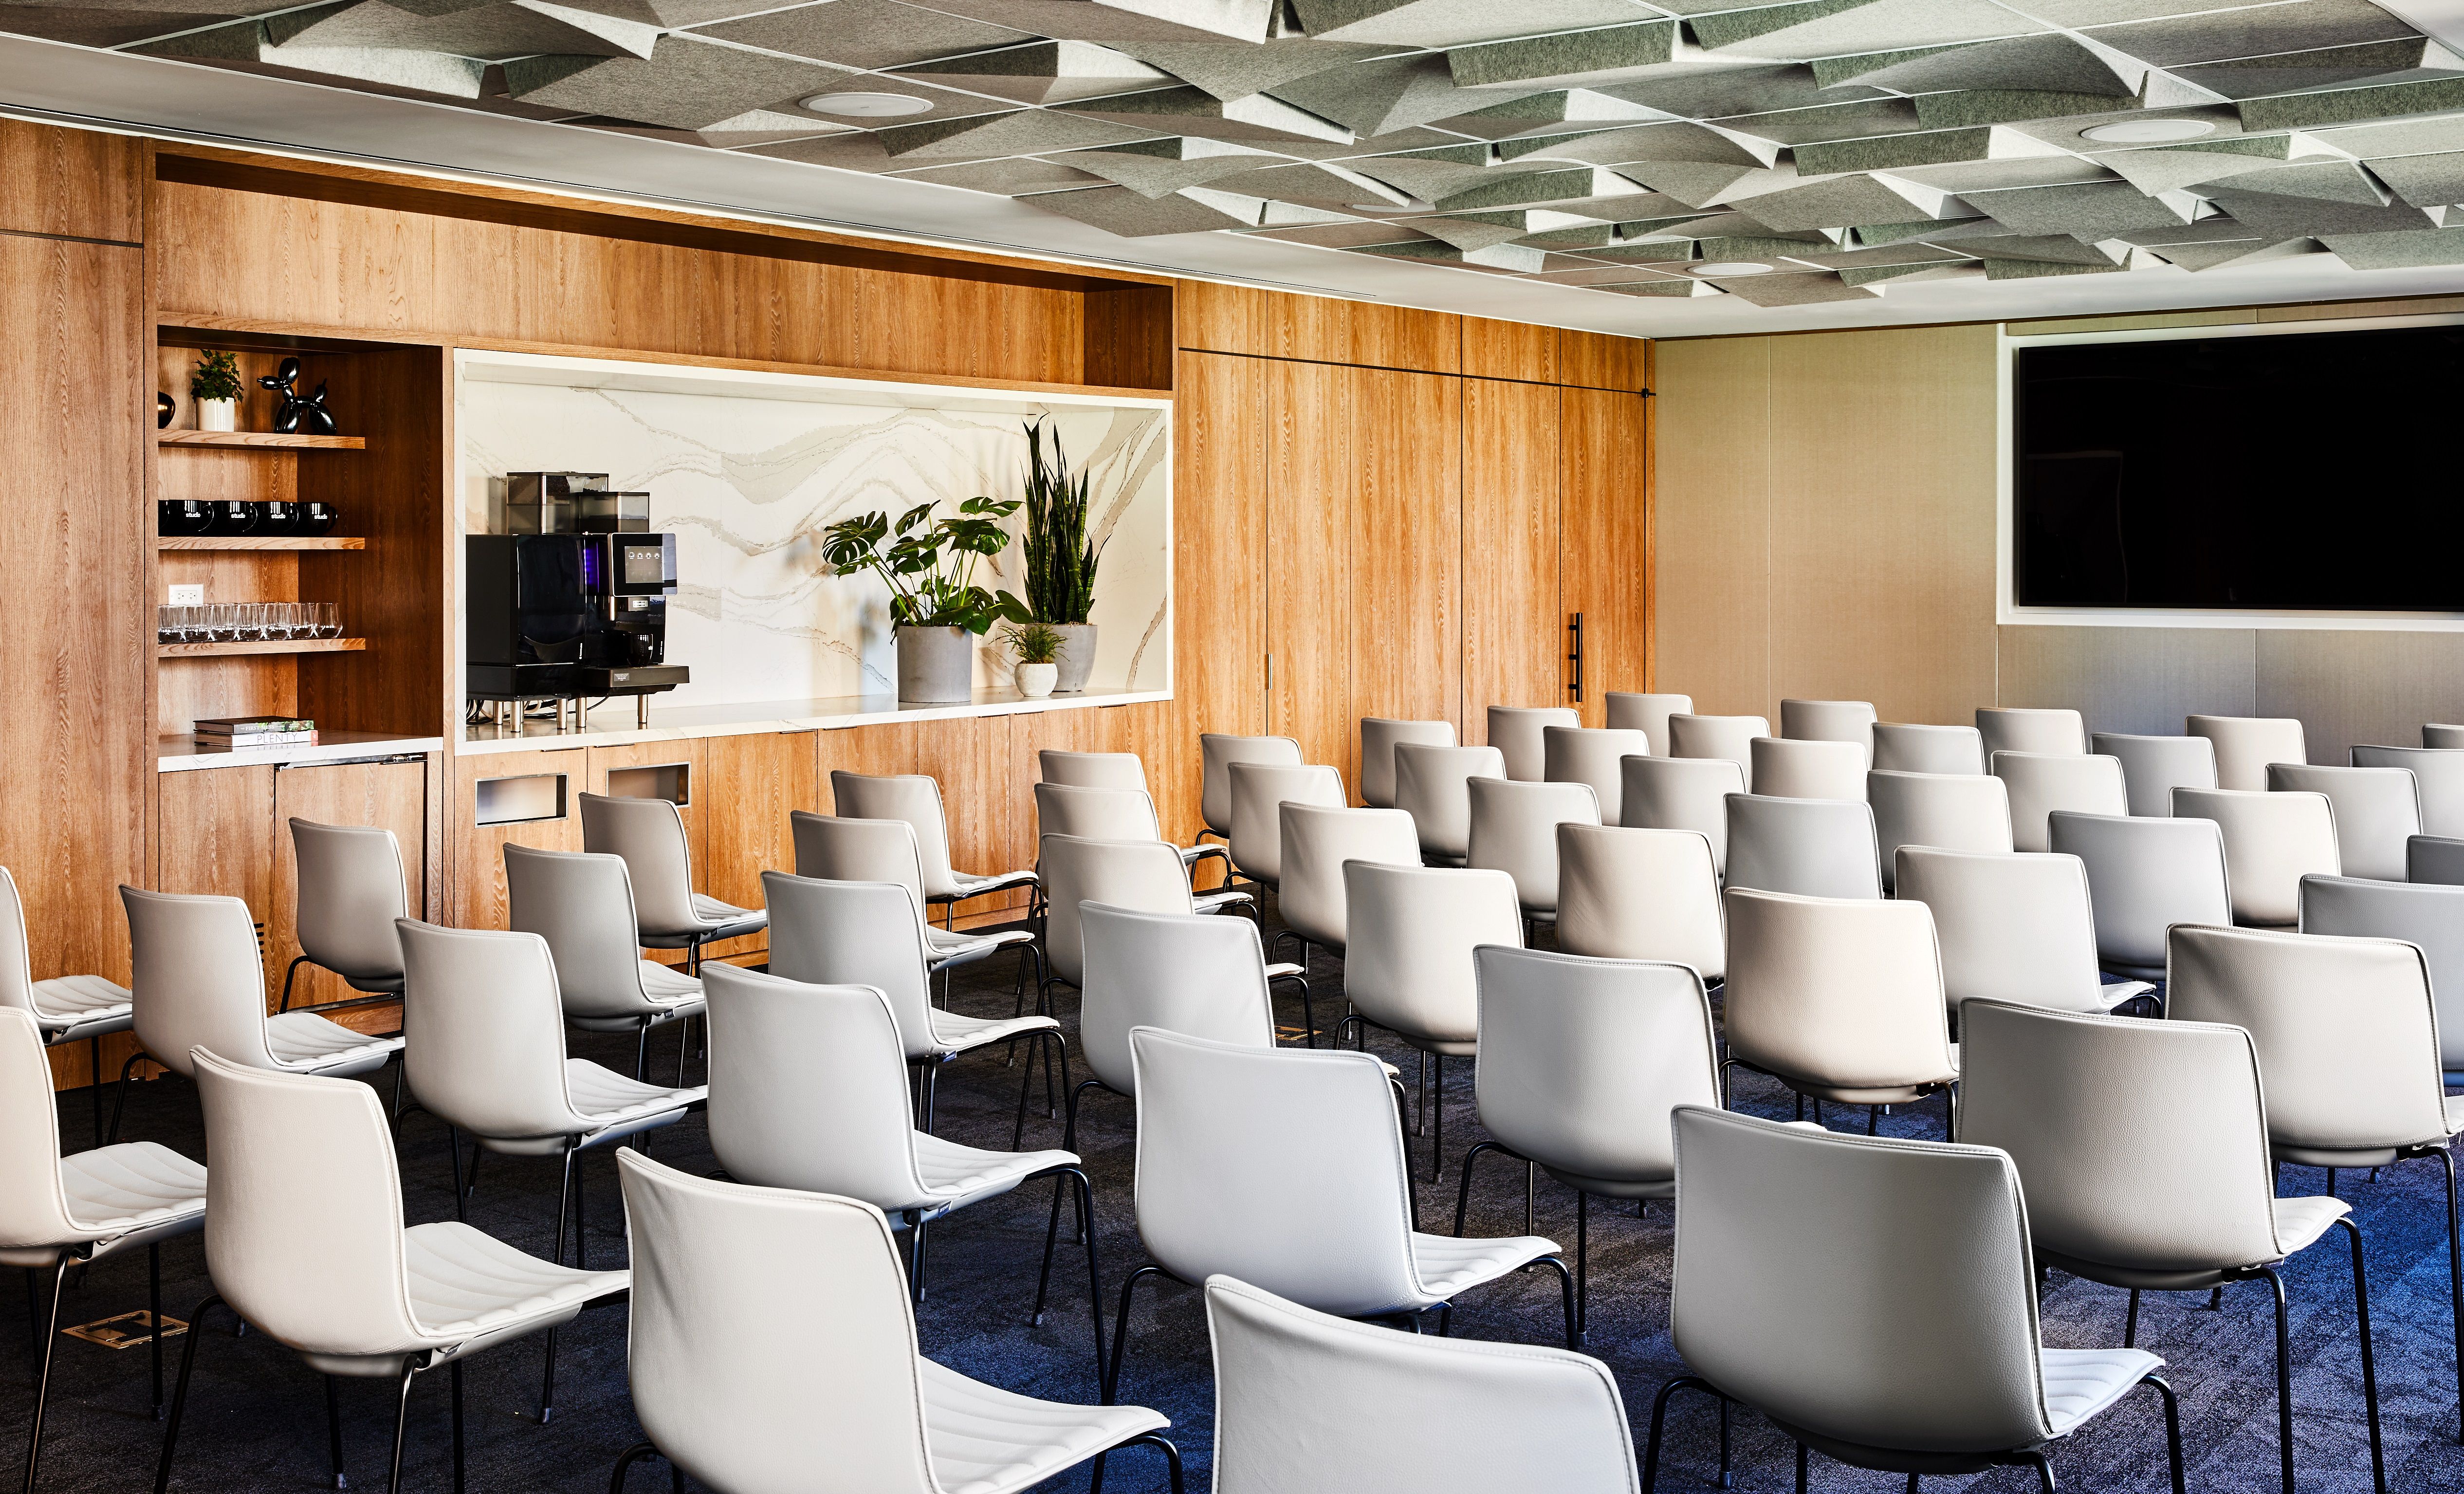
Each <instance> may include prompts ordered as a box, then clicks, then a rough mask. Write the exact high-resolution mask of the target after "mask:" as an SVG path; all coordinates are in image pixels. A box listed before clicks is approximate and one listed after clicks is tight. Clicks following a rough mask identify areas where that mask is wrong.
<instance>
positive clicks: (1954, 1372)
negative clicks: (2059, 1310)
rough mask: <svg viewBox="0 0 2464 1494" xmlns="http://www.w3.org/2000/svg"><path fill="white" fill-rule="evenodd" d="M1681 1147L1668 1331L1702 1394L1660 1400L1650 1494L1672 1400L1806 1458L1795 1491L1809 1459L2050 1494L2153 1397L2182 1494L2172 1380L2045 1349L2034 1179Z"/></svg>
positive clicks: (1741, 1131)
mask: <svg viewBox="0 0 2464 1494" xmlns="http://www.w3.org/2000/svg"><path fill="white" fill-rule="evenodd" d="M1676 1135H1677V1168H1678V1176H1679V1179H1680V1182H1679V1187H1678V1203H1677V1250H1676V1264H1675V1267H1674V1270H1673V1273H1672V1276H1673V1279H1672V1281H1671V1284H1670V1297H1669V1332H1670V1335H1671V1337H1672V1339H1673V1340H1674V1342H1675V1346H1676V1349H1677V1351H1678V1353H1679V1354H1680V1355H1682V1356H1683V1358H1684V1360H1685V1364H1686V1368H1687V1369H1688V1371H1690V1372H1691V1373H1687V1374H1684V1375H1682V1376H1680V1377H1679V1378H1677V1379H1674V1380H1671V1381H1670V1382H1668V1384H1667V1385H1665V1386H1663V1387H1662V1388H1661V1392H1660V1395H1658V1396H1657V1397H1656V1398H1655V1399H1654V1400H1653V1401H1652V1406H1651V1432H1650V1438H1649V1441H1648V1442H1647V1444H1646V1446H1645V1450H1644V1453H1643V1467H1642V1486H1643V1489H1644V1490H1645V1494H1649V1490H1650V1489H1651V1487H1652V1485H1653V1483H1654V1481H1655V1479H1656V1477H1657V1475H1658V1473H1659V1471H1660V1466H1659V1465H1660V1449H1661V1430H1662V1427H1663V1424H1664V1419H1663V1418H1664V1417H1665V1416H1666V1413H1667V1409H1668V1400H1669V1397H1670V1396H1671V1395H1674V1394H1675V1393H1676V1392H1678V1391H1680V1390H1699V1391H1704V1392H1706V1393H1708V1394H1710V1395H1717V1396H1719V1397H1721V1400H1722V1411H1723V1425H1724V1426H1725V1424H1726V1415H1725V1414H1726V1410H1727V1402H1728V1401H1730V1400H1734V1401H1736V1402H1738V1403H1740V1404H1743V1405H1747V1406H1750V1407H1752V1408H1754V1409H1756V1410H1758V1411H1760V1412H1762V1413H1763V1415H1765V1416H1766V1417H1770V1418H1771V1421H1772V1422H1773V1423H1774V1424H1775V1425H1777V1426H1778V1428H1779V1429H1780V1431H1782V1432H1783V1433H1785V1434H1787V1435H1788V1436H1789V1437H1790V1438H1791V1439H1793V1440H1794V1441H1795V1442H1796V1486H1797V1488H1798V1489H1799V1490H1800V1491H1801V1490H1803V1489H1804V1488H1805V1487H1806V1485H1807V1478H1806V1474H1807V1467H1806V1455H1807V1452H1808V1451H1809V1450H1810V1449H1811V1450H1818V1451H1820V1452H1821V1453H1822V1454H1824V1455H1825V1456H1826V1457H1829V1458H1833V1459H1837V1461H1841V1462H1845V1463H1849V1464H1852V1465H1854V1466H1856V1467H1860V1468H1874V1469H1880V1470H1882V1471H1885V1472H1888V1473H1892V1474H1906V1475H1907V1477H1908V1482H1909V1483H1910V1484H1911V1485H1912V1486H1913V1485H1914V1484H1915V1483H1916V1481H1917V1479H1918V1478H1919V1476H1920V1475H1928V1474H1948V1475H1954V1476H1955V1475H1960V1474H1968V1473H1976V1472H1981V1471H1983V1470H1985V1469H1987V1468H1991V1467H1996V1466H2005V1467H2007V1466H2017V1467H2029V1466H2031V1465H2033V1466H2034V1467H2035V1472H2036V1477H2037V1480H2038V1482H2039V1483H2041V1485H2042V1486H2043V1487H2044V1488H2046V1489H2048V1490H2050V1489H2052V1488H2053V1486H2054V1469H2053V1447H2054V1444H2055V1443H2057V1442H2058V1441H2059V1440H2061V1439H2063V1438H2066V1437H2069V1436H2071V1435H2072V1434H2073V1433H2075V1432H2077V1431H2078V1430H2079V1428H2080V1427H2082V1426H2084V1425H2086V1424H2087V1422H2089V1421H2090V1420H2092V1419H2093V1418H2095V1417H2097V1416H2098V1415H2100V1414H2101V1413H2102V1412H2104V1411H2105V1410H2106V1409H2108V1408H2110V1407H2111V1406H2112V1405H2113V1404H2114V1403H2115V1402H2117V1401H2119V1400H2120V1399H2121V1398H2122V1397H2123V1395H2128V1394H2129V1393H2130V1392H2131V1391H2132V1390H2134V1389H2136V1388H2137V1387H2139V1386H2142V1385H2148V1386H2153V1387H2154V1388H2155V1390H2156V1393H2157V1394H2158V1395H2160V1396H2162V1397H2163V1399H2164V1405H2165V1437H2166V1446H2167V1453H2168V1454H2169V1455H2170V1457H2169V1460H2168V1461H2169V1462H2170V1465H2171V1471H2172V1475H2173V1481H2172V1482H2173V1494H2183V1479H2182V1422H2181V1412H2180V1408H2179V1407H2178V1405H2177V1404H2176V1403H2175V1400H2174V1396H2173V1389H2172V1387H2171V1386H2169V1385H2167V1384H2166V1383H2165V1380H2164V1378H2163V1377H2162V1376H2161V1375H2160V1374H2159V1373H2157V1372H2159V1371H2161V1370H2163V1369H2164V1368H2165V1361H2164V1360H2162V1359H2159V1358H2157V1357H2156V1356H2155V1355H2154V1354H2151V1353H2145V1352H2143V1351H2136V1350H2129V1349H2123V1350H2111V1349H2048V1348H2046V1347H2045V1346H2044V1341H2043V1336H2042V1330H2041V1329H2040V1327H2039V1324H2038V1320H2037V1311H2036V1294H2035V1261H2033V1260H2032V1259H2031V1252H2032V1249H2033V1248H2037V1247H2040V1246H2041V1241H2042V1234H2041V1232H2039V1233H2037V1234H2036V1235H2035V1239H2034V1241H2032V1239H2031V1231H2032V1228H2033V1227H2034V1225H2035V1206H2036V1198H2035V1191H2034V1190H2033V1189H2031V1190H2030V1191H2029V1192H2028V1194H2027V1196H2026V1197H2025V1198H2024V1199H2023V1198H2022V1197H2021V1194H2020V1188H2019V1182H2020V1176H2021V1175H2022V1174H2023V1173H2024V1172H2025V1169H2024V1167H2023V1168H2020V1169H2017V1170H2014V1169H2013V1166H2012V1162H2011V1158H2009V1157H2007V1156H2005V1155H2003V1154H2002V1153H1999V1152H1996V1151H1994V1150H1993V1149H1992V1148H1991V1147H1990V1146H1960V1145H1950V1144H1947V1143H1944V1142H1937V1141H1901V1140H1888V1141H1869V1140H1865V1139H1863V1138H1861V1137H1855V1136H1839V1135H1834V1134H1831V1133H1830V1132H1827V1131H1809V1130H1806V1129H1804V1128H1802V1127H1794V1126H1787V1125H1781V1124H1778V1123H1776V1122H1772V1121H1767V1120H1758V1119H1756V1118H1754V1117H1752V1116H1749V1115H1733V1114H1729V1113H1727V1112H1725V1111H1721V1110H1708V1109H1705V1108H1703V1107H1699V1106H1686V1107H1683V1108H1682V1109H1680V1110H1678V1111H1677V1116H1676ZM2150 1150H2155V1149H2153V1148H2151V1149H2150ZM1919 1220H1922V1221H1924V1222H1923V1223H1922V1224H1919V1223H1917V1221H1919ZM1852 1284H1853V1285H1852ZM1885 1366H1887V1367H1888V1368H1887V1369H1886V1370H1885V1369H1882V1368H1881V1367H1885ZM1726 1443H1727V1439H1726V1438H1725V1437H1723V1438H1722V1457H1721V1462H1722V1463H1723V1464H1724V1465H1725V1464H1726V1463H1727V1447H1726ZM1725 1472H1726V1469H1725V1466H1724V1468H1723V1473H1724V1474H1725Z"/></svg>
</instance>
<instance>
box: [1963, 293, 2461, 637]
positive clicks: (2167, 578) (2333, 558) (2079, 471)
mask: <svg viewBox="0 0 2464 1494" xmlns="http://www.w3.org/2000/svg"><path fill="white" fill-rule="evenodd" d="M2013 358H2014V360H2015V362H2014V364H2013V370H2012V373H2013V379H2012V387H2013V398H2014V401H2015V405H2014V407H2013V418H2012V429H2013V438H2014V439H2013V462H2014V463H2015V464H2016V471H2015V472H2013V474H2012V475H2013V484H2012V491H2013V534H2012V545H2013V553H2012V582H2013V601H2014V602H2016V603H2017V604H2019V605H2021V606H2032V607H2151V608H2162V607H2178V608H2184V609H2198V610H2223V611H2233V610H2279V609H2280V610H2299V611H2335V612H2343V611H2369V612H2464V494H2459V493H2458V491H2457V484H2458V479H2459V476H2464V450H2459V448H2458V446H2457V445H2455V444H2454V437H2455V435H2456V433H2457V431H2458V429H2459V423H2460V422H2464V325H2459V326H2414V327H2402V328H2394V329H2387V330H2378V331H2367V332H2316V333H2288V334H2283V335H2261V336H2244V337H2189V338H2163V339H2148V340H2145V341H2138V340H2120V339H2116V340H2107V341H2088V342H2074V343H2065V344H2056V345H2051V346H2028V345H2024V344H2023V345H2022V346H2021V347H2020V348H2019V349H2018V350H2017V351H2016V352H2015V353H2014V354H2013Z"/></svg>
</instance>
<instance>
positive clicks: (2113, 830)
mask: <svg viewBox="0 0 2464 1494" xmlns="http://www.w3.org/2000/svg"><path fill="white" fill-rule="evenodd" d="M2048 838H2049V839H2050V840H2051V842H2052V844H2053V848H2054V852H2055V854H2057V855H2070V856H2077V857H2078V858H2079V864H2080V865H2081V866H2083V867H2084V868H2087V887H2088V896H2089V904H2090V906H2091V907H2093V908H2094V909H2095V910H2096V958H2097V963H2098V964H2100V965H2101V966H2102V967H2103V968H2104V969H2106V970H2108V971H2111V972H2112V973H2113V974H2115V975H2117V976H2123V977H2127V978H2130V979H2133V980H2162V979H2164V978H2165V934H2166V931H2167V930H2168V929H2170V928H2172V926H2173V925H2175V924H2177V923H2231V922H2233V892H2232V889H2231V888H2230V886H2229V885H2228V883H2227V879H2226V876H2225V843H2224V835H2223V832H2221V831H2220V830H2218V829H2217V828H2216V824H2215V822H2214V821H2212V820H2169V819H2168V820H2155V819H2145V818H2141V817H2137V816H2128V815H2083V814H2073V813H2071V812H2070V811H2068V810H2063V809H2057V810H2055V811H2054V813H2053V815H2052V818H2051V829H2050V832H2049V837H2048Z"/></svg>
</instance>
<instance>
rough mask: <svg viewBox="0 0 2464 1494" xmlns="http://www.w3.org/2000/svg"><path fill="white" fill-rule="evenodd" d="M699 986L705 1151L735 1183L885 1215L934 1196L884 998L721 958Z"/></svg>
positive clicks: (901, 1050)
mask: <svg viewBox="0 0 2464 1494" xmlns="http://www.w3.org/2000/svg"><path fill="white" fill-rule="evenodd" d="M702 985H703V989H704V990H705V991H706V992H707V993H708V995H709V999H710V1117H709V1118H710V1150H711V1153H712V1154H713V1155H715V1156H716V1157H717V1158H718V1165H719V1166H720V1167H722V1168H724V1169H726V1171H727V1175H728V1176H730V1177H732V1178H734V1179H735V1180H736V1181H737V1182H739V1183H752V1184H754V1185H756V1186H759V1187H762V1188H802V1189H806V1190H808V1191H810V1192H813V1193H835V1194H843V1195H845V1196H847V1197H850V1198H862V1199H864V1200H865V1201H866V1202H868V1203H871V1204H874V1205H875V1206H877V1207H880V1208H885V1209H894V1208H899V1207H902V1206H905V1205H909V1204H913V1202H915V1201H916V1200H917V1199H920V1198H922V1197H926V1196H927V1194H928V1193H929V1191H930V1190H928V1189H927V1188H926V1187H925V1186H924V1182H923V1179H922V1178H921V1176H919V1175H918V1173H917V1170H916V1166H915V1128H914V1123H913V1115H914V1113H915V1112H914V1109H913V1104H912V1103H911V1101H910V1098H909V1095H908V1089H907V1053H906V1049H905V1046H904V1044H902V1043H901V1041H900V1039H899V1035H898V1019H897V1018H895V1017H893V1016H891V1011H890V1000H889V999H888V998H887V997H885V996H883V995H882V994H881V993H880V992H879V991H877V990H875V989H873V988H872V987H870V986H861V985H808V984H806V983H805V982H803V981H802V980H789V979H786V978H783V977H781V976H774V975H769V974H766V973H764V972H761V971H757V970H746V969H744V968H743V967H741V966H738V965H730V964H724V963H722V962H720V961H716V960H713V961H712V962H711V964H710V965H709V967H708V973H707V974H706V975H705V976H704V977H703V980H702Z"/></svg>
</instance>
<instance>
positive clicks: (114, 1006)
mask: <svg viewBox="0 0 2464 1494" xmlns="http://www.w3.org/2000/svg"><path fill="white" fill-rule="evenodd" d="M0 1007H9V1008H14V1009H15V1010H17V1011H21V1012H24V1013H25V1014H26V1016H27V1017H28V1018H29V1019H30V1020H32V1021H33V1023H34V1028H35V1030H36V1031H38V1032H40V1033H41V1034H42V1035H43V1045H44V1046H45V1047H60V1046H63V1045H65V1044H71V1043H83V1044H85V1045H86V1063H87V1071H88V1072H89V1073H91V1074H92V1075H93V1076H94V1082H93V1083H92V1084H91V1085H89V1086H88V1087H87V1088H90V1089H91V1090H92V1091H93V1092H92V1094H90V1095H89V1096H88V1098H89V1099H90V1100H92V1101H93V1104H94V1144H95V1145H96V1146H100V1145H102V1040H103V1039H104V1038H107V1037H109V1036H110V1035H111V1034H113V1033H115V1032H126V1031H128V1030H129V1029H130V1028H131V1027H133V1026H135V1025H136V1023H137V1008H136V1004H135V998H133V997H131V996H130V995H129V994H128V989H127V987H125V986H122V985H121V984H120V983H119V982H118V981H116V980H110V979H106V978H103V977H101V976H55V977H53V978H50V979H48V980H37V979H35V978H34V945H33V940H32V939H31V938H29V937H28V936H27V934H26V905H25V903H24V902H23V901H22V900H20V899H19V898H18V896H17V879H16V878H15V877H14V876H12V875H11V874H10V871H9V868H6V867H0Z"/></svg>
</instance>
